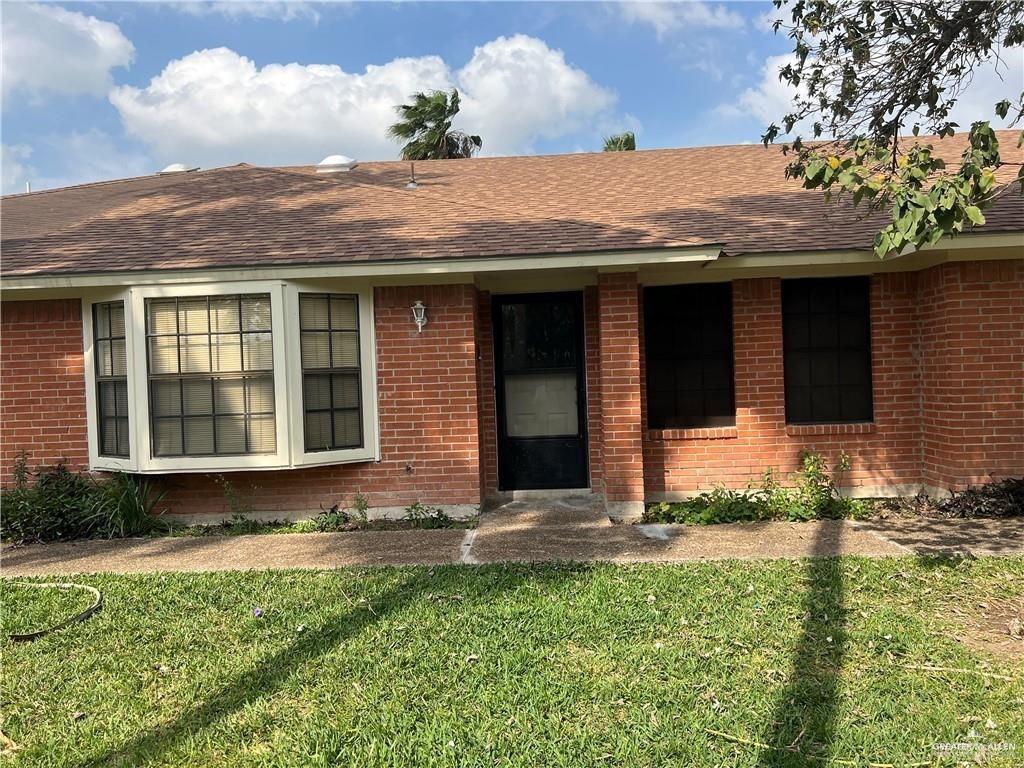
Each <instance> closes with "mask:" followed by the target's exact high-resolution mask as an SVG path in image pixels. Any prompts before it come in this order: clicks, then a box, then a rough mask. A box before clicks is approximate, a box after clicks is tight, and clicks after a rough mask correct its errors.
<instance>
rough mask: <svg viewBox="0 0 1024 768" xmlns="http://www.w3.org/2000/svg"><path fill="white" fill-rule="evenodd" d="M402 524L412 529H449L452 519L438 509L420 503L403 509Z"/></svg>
mask: <svg viewBox="0 0 1024 768" xmlns="http://www.w3.org/2000/svg"><path fill="white" fill-rule="evenodd" d="M402 521H403V522H406V523H409V525H410V527H412V528H450V527H451V524H452V519H451V518H450V517H448V515H447V514H446V513H445V511H444V510H443V509H441V508H440V507H429V506H426V505H424V504H420V502H418V501H417V502H416V503H415V504H410V505H409V506H408V507H406V508H405V516H404V517H403V518H402Z"/></svg>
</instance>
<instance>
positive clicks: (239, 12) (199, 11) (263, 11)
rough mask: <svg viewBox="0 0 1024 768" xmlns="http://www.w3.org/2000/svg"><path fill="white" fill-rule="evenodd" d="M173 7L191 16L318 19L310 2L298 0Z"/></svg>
mask: <svg viewBox="0 0 1024 768" xmlns="http://www.w3.org/2000/svg"><path fill="white" fill-rule="evenodd" d="M172 5H173V7H174V8H176V9H177V10H180V11H182V12H183V13H188V14H191V15H193V16H213V15H219V16H225V17H227V18H229V19H242V18H254V19H272V20H275V21H297V20H303V19H305V20H308V21H312V22H313V23H314V24H315V23H317V22H318V21H320V12H319V11H318V10H317V8H316V6H315V5H313V4H312V3H306V2H300V0H221V1H220V2H186V3H173V4H172Z"/></svg>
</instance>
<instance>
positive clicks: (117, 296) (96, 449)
mask: <svg viewBox="0 0 1024 768" xmlns="http://www.w3.org/2000/svg"><path fill="white" fill-rule="evenodd" d="M112 301H122V302H124V318H125V328H124V335H125V340H124V346H125V359H126V360H127V361H128V371H127V377H126V378H127V380H128V454H129V457H128V458H127V459H125V458H121V457H118V456H103V455H101V454H100V434H99V414H98V413H97V388H96V360H95V357H94V356H93V347H94V344H95V342H94V340H93V305H94V304H105V303H107V302H112ZM130 311H131V306H130V304H129V299H128V292H127V291H97V292H95V293H89V294H88V295H87V296H85V297H84V298H83V299H82V339H83V346H82V349H83V351H84V355H83V358H84V361H85V393H86V396H85V418H86V422H87V424H86V434H87V436H88V439H89V468H90V469H101V470H109V471H111V472H137V471H138V468H139V465H138V455H139V446H138V441H137V439H136V432H135V420H136V418H137V416H136V414H135V410H134V409H133V407H132V405H133V403H135V401H136V393H135V381H134V378H135V377H134V376H132V375H131V361H132V360H133V359H134V357H133V355H134V349H133V346H132V345H133V342H134V339H133V334H132V332H131V328H129V312H130Z"/></svg>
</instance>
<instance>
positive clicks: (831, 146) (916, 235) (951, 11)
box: [761, 0, 1024, 257]
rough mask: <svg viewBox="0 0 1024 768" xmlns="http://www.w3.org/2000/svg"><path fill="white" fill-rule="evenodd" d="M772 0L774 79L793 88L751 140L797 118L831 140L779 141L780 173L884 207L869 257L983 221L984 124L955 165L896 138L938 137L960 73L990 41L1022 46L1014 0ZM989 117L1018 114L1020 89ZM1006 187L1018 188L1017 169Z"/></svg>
mask: <svg viewBox="0 0 1024 768" xmlns="http://www.w3.org/2000/svg"><path fill="white" fill-rule="evenodd" d="M774 5H775V7H776V8H778V9H779V10H780V11H781V10H782V9H783V8H786V9H788V10H789V11H790V13H789V14H788V15H789V21H788V23H787V22H786V21H785V20H784V19H783V18H780V19H778V20H777V21H776V23H775V25H774V27H775V30H776V32H778V31H779V30H785V31H786V34H787V36H788V37H789V38H790V40H791V42H792V49H793V59H792V60H791V61H790V62H788V63H787V64H786V65H785V66H783V67H781V68H780V70H779V79H780V80H781V81H782V82H783V83H785V84H787V85H789V86H791V87H793V88H794V89H795V90H796V92H797V94H798V95H797V96H796V97H795V98H794V100H793V104H792V107H791V108H790V110H789V111H788V113H787V114H785V115H784V116H782V117H781V119H780V121H779V123H781V127H780V125H779V124H776V123H772V124H771V125H769V126H768V128H767V129H766V130H765V133H764V135H763V136H762V137H761V140H762V142H763V143H764V144H765V145H768V144H771V143H773V142H775V141H776V140H777V139H778V138H779V137H780V136H782V135H785V134H792V133H793V132H794V130H796V129H797V126H803V125H808V124H810V125H811V129H810V134H811V135H812V136H813V137H814V138H818V137H821V136H831V137H833V138H832V139H831V140H829V141H827V142H825V143H818V144H815V145H806V144H804V142H803V141H802V139H801V136H800V135H795V136H793V138H792V141H791V142H790V143H788V144H784V145H783V146H782V151H783V153H784V154H786V155H789V156H791V157H792V160H791V162H790V163H789V164H788V165H787V167H786V176H787V178H798V179H801V180H802V182H803V186H804V187H805V188H806V189H820V190H821V191H822V193H823V196H824V198H825V200H826V201H830V200H832V199H836V198H838V197H840V196H842V195H843V194H849V195H850V196H851V198H852V201H853V204H854V205H864V204H866V205H868V206H869V208H870V209H871V210H873V211H874V210H884V209H886V208H888V209H889V212H890V223H889V225H887V226H886V227H885V228H884V229H882V230H881V231H879V233H878V236H877V237H876V238H875V243H874V247H875V252H876V253H877V254H878V255H879V256H880V257H885V256H888V255H891V254H893V253H898V252H900V251H901V250H903V249H905V248H907V247H921V246H923V245H927V244H934V243H936V242H938V241H939V240H940V239H941V238H942V237H943V236H944V235H953V234H956V233H959V232H962V231H964V230H965V229H969V228H971V227H974V226H979V225H981V224H983V223H984V221H985V217H984V213H983V211H984V209H985V208H986V207H987V206H988V205H989V204H990V203H991V201H992V200H993V199H994V197H995V196H996V195H997V194H998V192H999V190H998V189H997V185H996V176H995V170H996V169H997V168H998V167H999V166H1000V164H1001V162H1002V159H1001V157H1000V154H999V142H998V139H997V136H996V133H995V131H994V130H992V128H991V127H990V125H989V123H988V122H985V121H981V122H976V123H974V124H973V125H972V126H971V127H970V130H969V134H968V139H969V142H968V148H967V150H966V151H965V152H964V154H963V156H962V158H961V161H960V164H959V167H957V168H955V169H947V168H946V163H945V162H944V161H943V159H942V158H939V157H936V156H935V155H934V153H933V147H932V146H931V145H930V144H928V143H927V142H926V141H920V140H912V141H910V143H909V146H907V142H908V141H909V140H908V139H905V138H904V134H905V133H906V132H907V131H906V126H907V125H909V126H911V129H912V132H913V135H914V137H918V136H919V135H920V134H921V129H922V127H923V128H924V129H925V133H933V134H935V135H936V136H938V137H939V138H947V137H950V136H953V135H955V134H956V132H957V130H958V129H959V126H958V125H957V123H956V122H954V121H952V120H950V111H951V109H952V107H953V105H954V104H955V103H956V101H957V99H958V98H959V97H960V96H961V94H962V93H963V90H964V89H965V88H966V87H967V85H969V83H970V82H971V76H972V73H973V72H974V71H975V70H976V69H977V68H978V67H979V66H981V65H982V64H986V63H987V62H989V61H990V60H991V59H992V57H993V56H994V55H997V54H998V53H999V52H1000V51H999V49H1000V47H1003V48H1006V47H1010V46H1019V45H1024V0H992V2H986V3H977V2H969V1H968V0H960V1H959V2H950V3H905V2H900V1H899V0H878V1H877V2H870V3H869V2H857V1H856V0H839V1H838V2H817V1H813V0H774ZM780 15H781V14H780ZM1008 55H1016V56H1019V55H1020V54H1019V51H1013V52H1008ZM994 114H995V115H997V116H998V117H999V118H1001V119H1004V120H1010V121H1011V123H1016V122H1017V121H1019V120H1021V119H1022V118H1024V94H1020V95H1019V97H1018V98H1017V99H1016V101H1013V100H1011V99H1003V100H1001V101H999V102H998V103H997V104H995V105H994ZM1021 140H1022V141H1024V133H1022V134H1021ZM1018 146H1020V144H1018ZM1013 183H1016V184H1017V185H1018V186H1019V187H1020V189H1021V193H1022V194H1024V166H1022V168H1021V169H1020V170H1019V172H1018V174H1017V179H1016V181H1015V182H1013Z"/></svg>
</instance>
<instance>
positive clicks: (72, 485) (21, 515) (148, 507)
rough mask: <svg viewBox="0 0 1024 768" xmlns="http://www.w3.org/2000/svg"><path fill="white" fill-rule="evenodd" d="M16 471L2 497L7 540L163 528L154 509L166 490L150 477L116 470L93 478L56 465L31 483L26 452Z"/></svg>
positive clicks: (44, 469)
mask: <svg viewBox="0 0 1024 768" xmlns="http://www.w3.org/2000/svg"><path fill="white" fill-rule="evenodd" d="M12 474H13V484H12V486H11V488H9V489H7V490H5V491H4V492H3V494H2V496H0V506H2V534H3V538H4V539H7V540H9V541H15V542H28V541H59V540H62V539H78V538H85V537H89V536H103V537H108V538H111V537H118V536H136V535H140V534H144V533H149V532H150V531H152V530H153V529H154V527H158V526H160V521H159V519H158V518H157V517H156V516H155V515H154V513H155V512H156V511H157V509H156V507H157V505H158V504H159V503H160V501H161V500H162V499H163V497H164V492H163V491H162V490H160V489H159V488H158V487H157V486H156V485H155V484H154V483H153V481H151V480H149V479H147V478H143V477H138V476H135V475H130V474H126V473H122V472H114V473H111V474H110V475H108V476H106V477H104V478H102V479H99V480H94V479H93V478H91V477H88V476H86V475H83V474H81V473H79V472H72V471H71V470H69V469H68V468H67V467H66V466H64V465H63V464H56V465H54V466H52V467H42V468H40V469H39V470H37V471H36V472H35V482H34V483H31V482H30V480H29V477H30V473H29V470H28V460H27V457H26V456H25V454H22V455H21V456H19V457H18V458H17V459H16V460H15V465H14V471H13V473H12Z"/></svg>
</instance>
